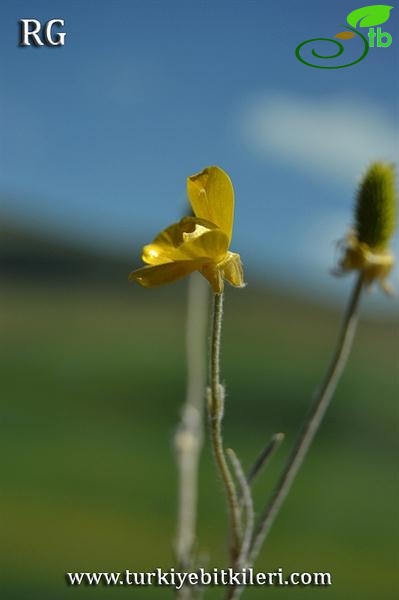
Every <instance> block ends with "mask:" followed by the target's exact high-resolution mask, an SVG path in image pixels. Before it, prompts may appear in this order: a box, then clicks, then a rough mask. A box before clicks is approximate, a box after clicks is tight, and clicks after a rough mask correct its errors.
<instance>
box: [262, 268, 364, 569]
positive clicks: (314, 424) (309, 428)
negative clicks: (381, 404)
mask: <svg viewBox="0 0 399 600" xmlns="http://www.w3.org/2000/svg"><path fill="white" fill-rule="evenodd" d="M362 288H363V275H362V274H360V275H359V276H358V279H357V281H356V284H355V287H354V289H353V292H352V295H351V298H350V300H349V304H348V307H347V310H346V313H345V316H344V319H343V323H342V327H341V331H340V335H339V338H338V342H337V346H336V349H335V352H334V355H333V358H332V360H331V363H330V366H329V367H328V369H327V372H326V375H325V377H324V380H323V382H322V385H321V387H320V389H319V391H318V392H317V394H316V397H315V399H314V402H313V405H312V407H311V410H310V413H309V415H308V418H307V420H306V422H305V424H304V426H303V428H302V431H301V433H300V435H299V437H298V439H297V441H296V443H295V445H294V448H293V450H292V452H291V455H290V456H289V458H288V461H287V464H286V466H285V468H284V471H283V473H282V475H281V477H280V479H279V481H278V482H277V486H276V488H275V490H274V493H273V495H272V498H271V500H270V502H269V504H268V505H267V506H266V508H265V510H264V512H263V514H262V515H261V517H260V520H259V525H258V527H257V530H256V532H255V535H254V539H253V542H252V545H251V551H250V561H251V563H252V564H253V563H254V561H255V560H256V558H257V556H258V554H259V551H260V549H261V547H262V545H263V543H264V541H265V539H266V537H267V535H268V533H269V531H270V529H271V527H272V525H273V523H274V520H275V518H276V516H277V514H278V512H279V510H280V508H281V506H282V504H283V502H284V500H285V498H286V496H287V494H288V492H289V491H290V489H291V486H292V484H293V482H294V479H295V477H296V475H297V473H298V471H299V469H300V467H301V465H302V462H303V460H304V458H305V456H306V454H307V452H308V450H309V447H310V445H311V443H312V441H313V438H314V436H315V434H316V432H317V430H318V429H319V427H320V424H321V422H322V420H323V417H324V415H325V413H326V410H327V408H328V406H329V404H330V401H331V399H332V396H333V394H334V392H335V389H336V387H337V385H338V382H339V380H340V378H341V375H342V372H343V370H344V368H345V365H346V363H347V361H348V358H349V353H350V350H351V347H352V342H353V338H354V335H355V331H356V326H357V313H358V307H359V300H360V297H361V292H362Z"/></svg>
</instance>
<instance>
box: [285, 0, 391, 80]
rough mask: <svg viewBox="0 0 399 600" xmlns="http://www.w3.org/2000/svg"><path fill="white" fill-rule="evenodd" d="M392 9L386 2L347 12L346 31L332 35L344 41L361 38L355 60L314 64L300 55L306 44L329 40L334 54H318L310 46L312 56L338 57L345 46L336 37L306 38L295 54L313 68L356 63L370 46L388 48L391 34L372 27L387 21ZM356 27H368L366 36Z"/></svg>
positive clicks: (362, 57)
mask: <svg viewBox="0 0 399 600" xmlns="http://www.w3.org/2000/svg"><path fill="white" fill-rule="evenodd" d="M392 9H393V6H387V5H386V4H374V5H372V6H364V7H363V8H357V9H356V10H353V11H352V12H351V13H349V15H348V16H347V19H346V20H347V22H348V23H349V25H344V27H345V29H346V31H341V32H340V33H337V34H336V35H335V36H334V37H335V38H338V39H340V40H345V41H346V40H350V39H353V38H356V37H357V38H359V39H360V40H361V55H360V57H359V58H357V59H356V60H352V61H351V62H349V63H346V64H343V65H330V64H329V65H315V64H313V63H312V62H309V61H308V60H305V59H304V58H303V56H302V49H303V47H304V46H307V44H314V43H315V42H329V43H330V44H334V46H335V50H336V52H335V53H334V54H329V55H327V56H326V55H325V54H319V53H318V52H316V50H315V49H314V48H312V56H314V57H315V58H319V59H321V60H331V59H334V58H338V57H339V56H341V54H343V53H344V51H345V47H344V45H343V44H342V43H341V42H339V41H337V39H331V38H321V37H320V38H313V39H311V40H306V41H304V42H302V43H301V44H299V46H297V47H296V49H295V56H296V57H297V59H298V60H299V61H301V63H303V64H304V65H307V66H308V67H314V68H315V69H344V68H346V67H351V66H352V65H356V64H357V63H358V62H360V61H361V60H363V59H364V58H365V57H366V56H367V54H368V52H369V49H370V48H374V47H377V48H388V46H390V45H391V44H392V36H391V34H389V33H387V32H386V31H382V29H381V27H377V29H376V30H375V29H374V27H376V26H377V25H382V24H383V23H386V21H388V19H389V16H390V13H391V10H392ZM358 27H363V28H369V31H368V33H367V34H366V35H367V37H366V35H363V33H361V32H360V31H359V30H358V29H357V28H358ZM365 33H366V32H365ZM367 38H368V39H367Z"/></svg>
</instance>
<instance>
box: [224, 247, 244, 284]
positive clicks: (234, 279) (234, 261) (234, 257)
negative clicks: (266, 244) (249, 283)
mask: <svg viewBox="0 0 399 600" xmlns="http://www.w3.org/2000/svg"><path fill="white" fill-rule="evenodd" d="M222 268H223V277H224V279H226V281H228V282H229V283H230V284H231V285H234V286H235V287H244V286H245V283H244V271H243V268H242V262H241V257H240V255H239V254H237V253H236V252H229V253H228V258H227V260H226V261H225V262H224V263H223V267H222Z"/></svg>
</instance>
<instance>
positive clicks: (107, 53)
mask: <svg viewBox="0 0 399 600" xmlns="http://www.w3.org/2000/svg"><path fill="white" fill-rule="evenodd" d="M363 5H364V4H363V2H357V1H354V2H346V1H345V2H342V1H339V2H336V1H334V2H329V3H327V2H323V3H321V2H319V1H315V0H312V1H304V2H301V3H299V2H297V1H296V0H295V1H293V0H290V1H288V2H285V3H280V2H275V3H272V2H265V1H264V0H254V1H251V0H230V1H229V2H227V1H221V0H212V1H211V0H206V1H200V0H196V1H193V0H179V1H177V0H164V1H152V0H146V1H144V0H140V1H134V0H119V1H118V0H116V1H113V2H105V1H100V0H97V1H92V0H86V1H85V2H81V1H72V0H69V1H66V0H65V1H63V2H60V1H57V0H52V1H49V0H47V1H41V2H40V1H35V0H29V1H15V0H13V1H11V0H6V2H5V3H3V6H2V25H1V29H2V32H1V33H2V35H1V55H2V63H1V72H0V73H1V75H0V76H1V82H2V87H1V93H0V101H1V113H0V118H1V132H2V133H1V149H0V151H1V154H0V157H1V160H0V190H1V192H2V198H3V202H2V204H3V207H2V209H1V214H2V215H3V218H4V215H5V216H7V217H12V218H14V219H15V218H18V219H22V220H23V221H27V222H29V223H31V224H32V226H33V227H43V228H45V229H47V230H52V231H56V232H58V233H60V235H63V236H66V237H68V238H70V237H77V238H79V239H83V240H85V241H87V243H88V244H90V245H96V246H106V247H108V248H110V249H112V250H113V251H116V252H121V253H125V254H126V253H129V252H130V251H131V249H133V248H135V247H136V245H137V243H141V242H144V241H146V240H147V239H149V238H150V237H152V236H153V235H154V234H155V233H156V232H157V231H158V230H159V229H161V228H163V227H164V226H165V225H166V224H169V223H170V222H173V221H175V220H176V219H178V218H179V217H180V216H181V215H182V213H183V211H184V208H185V202H186V200H185V178H186V176H187V175H189V174H191V173H193V172H196V171H198V170H200V169H201V168H203V167H204V166H206V165H209V164H218V165H220V166H222V167H223V168H225V169H226V170H227V171H228V172H229V173H230V175H231V178H232V180H233V182H234V184H235V188H236V202H237V205H236V223H235V234H234V243H233V249H234V250H237V251H239V252H240V253H241V254H242V255H243V258H244V260H245V262H246V263H247V264H248V265H249V266H250V267H252V268H253V269H257V271H258V273H259V274H260V276H261V277H262V279H263V280H264V281H265V283H267V281H268V278H270V279H273V281H276V280H278V281H280V282H281V283H283V284H284V285H291V286H294V288H295V289H297V290H298V291H299V292H300V293H306V290H308V292H309V291H310V293H317V294H319V293H331V292H332V293H333V294H334V293H338V292H340V293H341V292H342V293H343V292H344V291H345V290H346V289H347V286H348V284H347V283H344V282H341V281H335V280H333V279H332V278H331V277H330V275H329V269H330V268H331V267H332V266H333V262H334V242H335V241H336V240H337V239H339V238H340V237H342V236H343V234H344V232H345V229H346V228H347V226H348V225H349V224H350V221H351V207H352V200H353V192H354V188H355V185H356V181H357V178H358V176H359V175H360V173H361V171H362V170H363V169H364V167H365V166H366V165H367V164H368V162H369V161H371V160H373V159H376V158H377V159H378V158H387V159H389V160H394V161H397V159H398V148H397V143H396V139H397V134H398V131H399V122H398V108H399V106H398V98H399V90H398V53H399V38H398V40H397V39H396V32H397V31H398V26H397V25H398V21H399V8H398V9H396V8H394V9H393V10H392V12H391V17H390V19H389V21H388V22H387V23H385V24H384V25H382V28H383V30H384V31H385V30H386V31H389V32H390V33H391V35H392V36H393V43H392V45H391V47H389V48H373V49H370V52H369V54H368V56H367V57H366V59H365V60H363V61H362V62H361V63H358V64H357V65H355V66H353V67H349V68H346V69H337V70H324V69H313V68H310V67H306V66H305V65H303V64H301V63H300V62H299V61H298V60H297V59H296V57H295V54H294V52H295V48H296V46H297V45H298V44H299V43H300V42H302V41H304V40H306V39H309V38H313V37H333V36H334V35H335V34H336V33H338V32H339V31H342V30H343V25H345V23H346V16H347V14H348V13H349V12H351V11H352V10H354V9H355V8H358V7H360V6H363ZM28 17H34V18H37V19H41V20H47V19H51V18H64V19H65V31H66V32H67V36H66V44H65V47H63V48H19V47H18V46H17V21H18V19H20V18H28ZM358 42H359V40H358V39H357V38H356V39H354V40H348V41H346V42H343V43H344V44H345V48H346V52H347V55H345V56H348V57H349V58H350V57H351V56H355V55H356V53H357V52H358V49H359V48H360V46H359V45H358ZM324 50H325V51H326V53H327V52H328V48H327V47H326V46H322V47H320V51H324ZM359 52H360V51H359ZM138 264H139V260H138V257H135V256H133V255H132V266H133V265H138ZM386 305H387V303H386V302H384V306H386Z"/></svg>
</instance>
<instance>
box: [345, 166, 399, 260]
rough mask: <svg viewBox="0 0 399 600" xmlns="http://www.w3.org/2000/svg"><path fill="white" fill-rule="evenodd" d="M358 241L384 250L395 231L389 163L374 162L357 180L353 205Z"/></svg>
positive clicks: (393, 170) (394, 202) (394, 194)
mask: <svg viewBox="0 0 399 600" xmlns="http://www.w3.org/2000/svg"><path fill="white" fill-rule="evenodd" d="M355 219H356V233H357V238H358V241H359V242H361V243H365V244H367V245H368V246H369V247H370V248H371V249H378V250H385V249H386V247H387V246H388V243H389V241H390V239H391V237H392V235H393V233H394V231H395V224H396V190H395V168H394V166H393V165H392V164H389V163H382V162H375V163H373V164H372V165H371V166H370V167H369V168H368V169H367V171H366V173H365V175H364V176H363V178H362V181H361V183H360V186H359V189H358V192H357V196H356V206H355Z"/></svg>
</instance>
